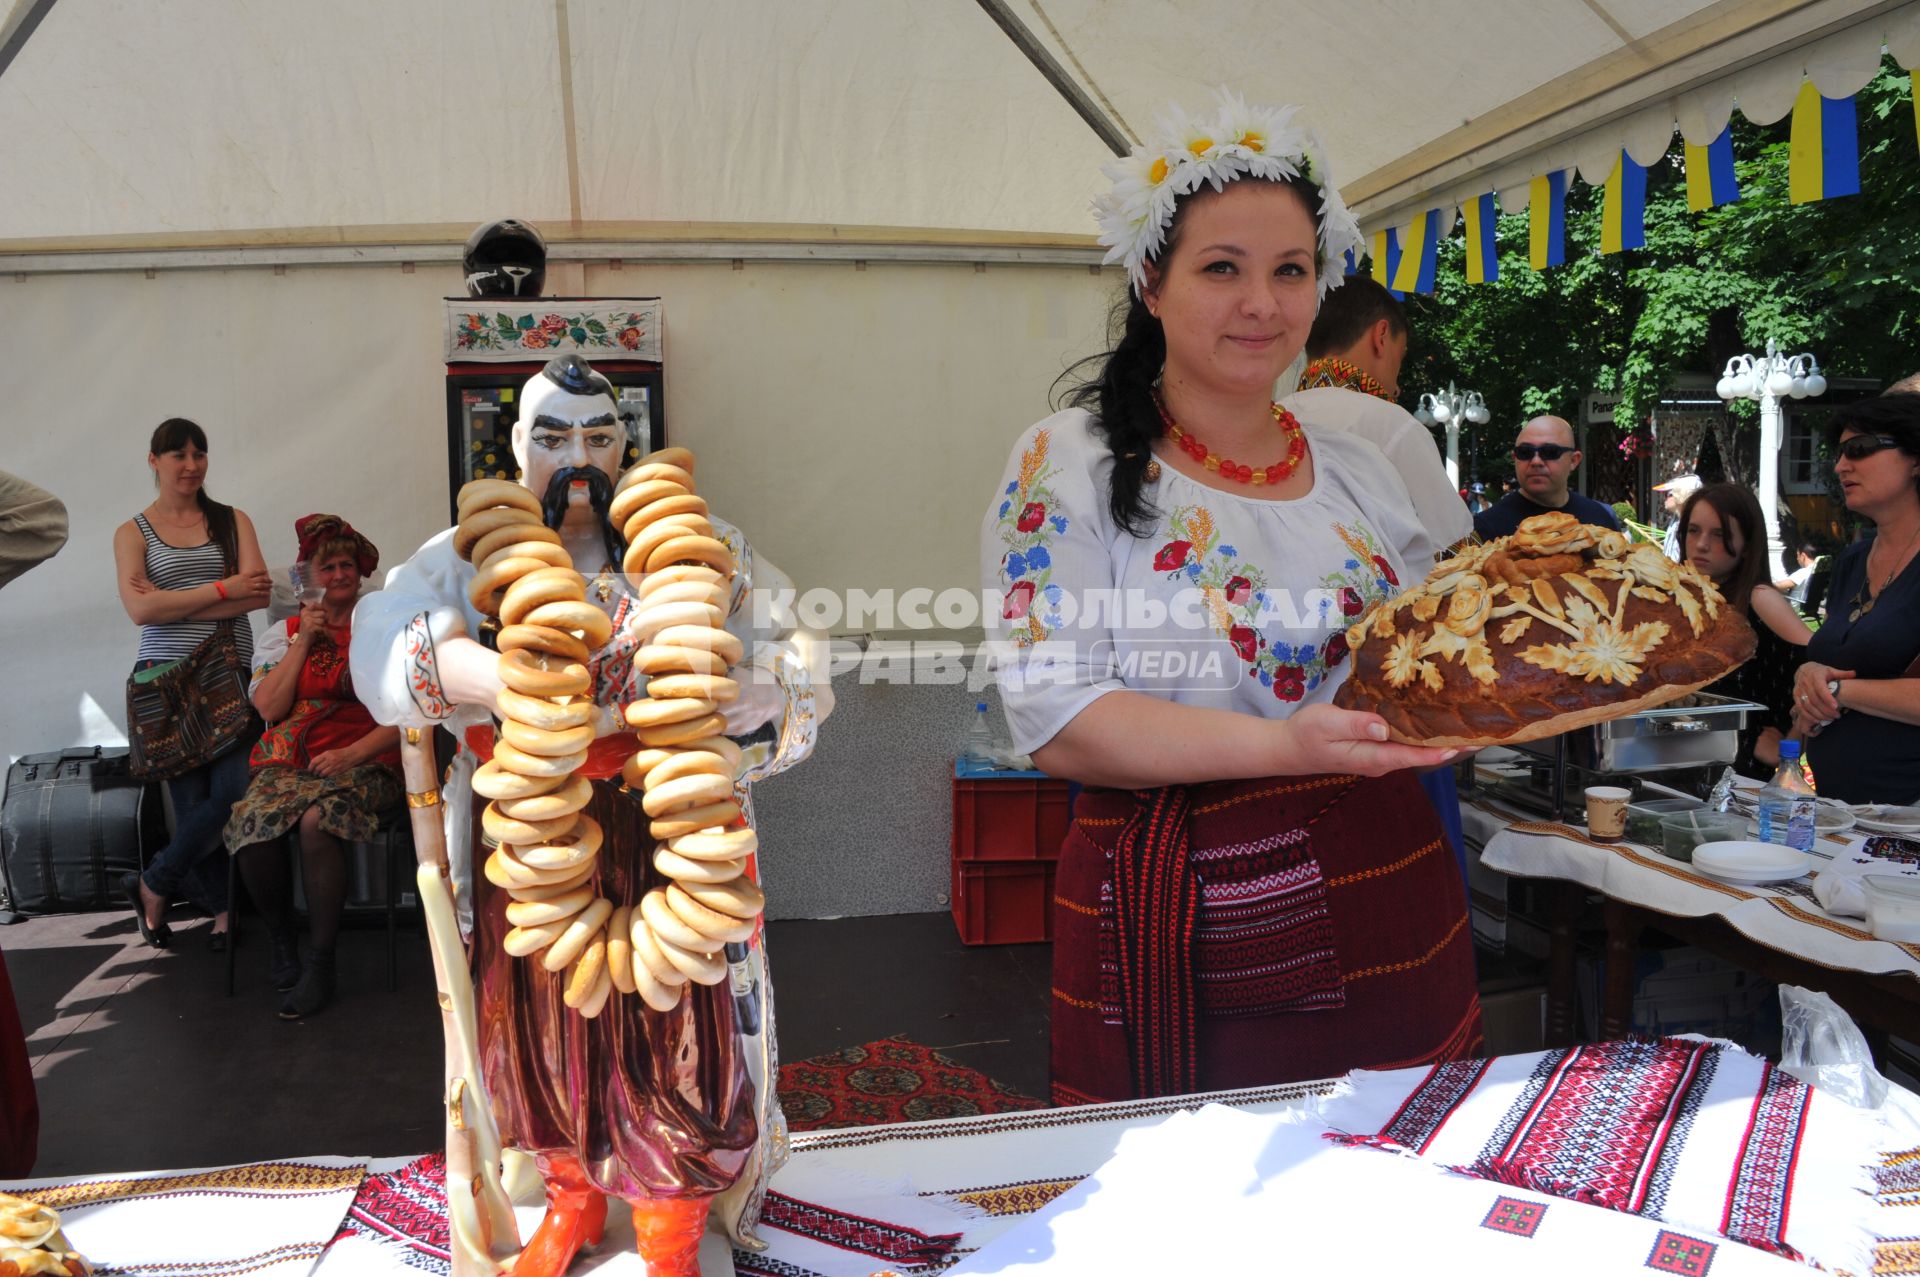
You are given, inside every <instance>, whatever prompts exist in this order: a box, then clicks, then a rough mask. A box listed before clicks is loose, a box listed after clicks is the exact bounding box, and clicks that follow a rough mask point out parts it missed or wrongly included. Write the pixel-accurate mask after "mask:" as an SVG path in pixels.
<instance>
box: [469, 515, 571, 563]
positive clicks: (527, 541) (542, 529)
mask: <svg viewBox="0 0 1920 1277" xmlns="http://www.w3.org/2000/svg"><path fill="white" fill-rule="evenodd" d="M528 545H544V546H546V547H547V548H548V550H549V551H552V552H554V553H557V554H559V555H562V556H565V561H564V562H560V563H555V564H554V565H553V566H555V567H557V568H569V567H572V566H573V556H572V555H569V554H567V552H566V550H564V549H563V548H561V545H560V534H559V533H558V532H555V531H554V530H553V529H552V528H550V527H548V526H547V525H546V524H544V523H510V524H508V525H507V526H506V527H504V528H495V529H494V530H493V531H492V532H489V533H487V535H485V536H483V537H481V538H480V539H479V540H478V541H475V542H474V543H473V555H472V561H473V563H474V566H476V567H478V566H481V565H483V564H485V563H486V562H487V560H489V559H491V558H492V557H493V556H494V555H496V554H498V553H500V552H501V551H502V550H506V549H510V548H514V547H519V546H528ZM522 553H523V554H524V556H525V557H526V558H530V559H538V558H546V557H549V556H547V555H542V554H536V553H534V552H532V551H523V552H522Z"/></svg>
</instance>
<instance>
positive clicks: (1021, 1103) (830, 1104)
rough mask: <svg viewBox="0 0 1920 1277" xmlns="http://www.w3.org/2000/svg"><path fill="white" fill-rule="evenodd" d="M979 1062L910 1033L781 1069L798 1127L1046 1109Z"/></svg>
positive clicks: (792, 1123)
mask: <svg viewBox="0 0 1920 1277" xmlns="http://www.w3.org/2000/svg"><path fill="white" fill-rule="evenodd" d="M1046 1106H1047V1104H1046V1101H1045V1100H1037V1099H1035V1098H1033V1097H1032V1096H1030V1095H1022V1094H1021V1093H1020V1092H1018V1091H1016V1090H1014V1089H1013V1088H1012V1087H1010V1086H1008V1085H1006V1084H1005V1083H1004V1082H996V1081H994V1080H993V1079H992V1078H990V1077H988V1076H987V1075H986V1074H984V1073H982V1072H980V1071H979V1070H977V1069H970V1068H968V1067H967V1066H966V1065H964V1064H956V1063H955V1062H954V1061H952V1060H949V1059H948V1058H947V1057H946V1056H944V1055H941V1054H939V1053H937V1052H935V1051H933V1050H932V1049H930V1048H928V1047H924V1046H921V1045H920V1044H919V1043H917V1042H909V1041H908V1040H907V1039H906V1037H905V1035H898V1036H895V1037H890V1038H883V1039H881V1040H880V1041H878V1042H869V1043H867V1044H866V1045H865V1046H850V1047H846V1048H844V1049H842V1050H839V1051H834V1052H832V1053H830V1054H827V1055H820V1056H815V1057H814V1058H813V1059H811V1060H799V1061H796V1062H795V1063H792V1064H787V1065H782V1066H781V1069H780V1109H781V1111H782V1112H784V1113H785V1114H786V1115H787V1125H788V1126H789V1127H790V1128H791V1129H793V1130H796V1131H824V1130H833V1129H836V1128H839V1127H846V1126H872V1125H875V1124H877V1123H880V1122H924V1121H928V1120H931V1119H934V1118H943V1117H970V1116H973V1115H975V1114H978V1113H1018V1112H1024V1111H1026V1110H1027V1109H1037V1108H1045V1107H1046Z"/></svg>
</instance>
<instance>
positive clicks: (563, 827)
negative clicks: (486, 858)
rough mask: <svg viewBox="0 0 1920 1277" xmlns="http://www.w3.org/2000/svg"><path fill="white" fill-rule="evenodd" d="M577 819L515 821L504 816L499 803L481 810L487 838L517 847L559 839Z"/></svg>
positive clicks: (482, 823)
mask: <svg viewBox="0 0 1920 1277" xmlns="http://www.w3.org/2000/svg"><path fill="white" fill-rule="evenodd" d="M577 819H579V818H578V817H576V816H574V815H572V814H568V815H565V816H560V817H557V818H555V819H553V820H542V821H532V820H515V819H514V818H513V817H511V816H508V815H505V814H503V813H502V812H501V811H500V807H499V804H498V803H488V804H487V805H486V806H485V807H482V808H481V809H480V827H481V828H482V829H484V830H485V831H486V834H487V837H489V838H491V839H493V840H494V841H495V842H497V843H499V842H504V843H510V844H512V845H513V846H515V847H519V846H522V845H525V844H529V843H535V842H545V841H547V840H548V839H549V838H558V837H560V836H561V835H562V834H565V833H567V832H569V831H570V830H571V829H572V828H573V825H574V821H575V820H577ZM529 868H531V866H529Z"/></svg>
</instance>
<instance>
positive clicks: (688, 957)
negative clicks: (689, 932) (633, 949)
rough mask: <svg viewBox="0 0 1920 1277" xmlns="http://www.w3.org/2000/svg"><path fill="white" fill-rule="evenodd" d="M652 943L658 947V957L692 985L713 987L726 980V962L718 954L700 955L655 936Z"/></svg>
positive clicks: (662, 937)
mask: <svg viewBox="0 0 1920 1277" xmlns="http://www.w3.org/2000/svg"><path fill="white" fill-rule="evenodd" d="M653 942H654V943H655V944H657V945H659V946H660V956H661V957H663V958H665V959H666V960H667V961H668V962H671V963H672V964H673V965H674V966H676V967H679V968H680V970H681V972H682V973H683V974H685V976H686V977H687V979H689V980H691V981H693V983H695V984H707V985H714V984H720V983H723V982H724V981H725V980H726V978H727V960H726V959H725V958H724V957H722V956H721V955H720V954H718V953H700V952H698V951H696V950H693V949H688V948H686V947H685V946H683V945H677V944H674V943H673V942H672V941H671V940H668V939H666V938H665V937H664V936H655V937H654V938H653Z"/></svg>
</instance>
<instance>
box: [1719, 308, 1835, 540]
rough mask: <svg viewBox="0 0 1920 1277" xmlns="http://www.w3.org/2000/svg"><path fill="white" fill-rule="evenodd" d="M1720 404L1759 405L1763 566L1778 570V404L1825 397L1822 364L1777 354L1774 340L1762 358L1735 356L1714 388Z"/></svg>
mask: <svg viewBox="0 0 1920 1277" xmlns="http://www.w3.org/2000/svg"><path fill="white" fill-rule="evenodd" d="M1714 391H1715V393H1717V394H1718V395H1719V396H1720V397H1721V398H1722V399H1755V400H1758V401H1759V403H1760V491H1759V493H1758V496H1759V497H1760V513H1761V516H1762V517H1763V518H1764V519H1765V520H1766V523H1767V563H1768V570H1769V571H1778V570H1779V568H1780V555H1781V552H1782V550H1783V549H1784V548H1785V547H1784V546H1783V544H1782V543H1781V540H1780V437H1781V416H1780V401H1781V400H1782V399H1805V398H1807V397H1808V396H1811V395H1823V394H1825V393H1826V392H1827V379H1826V378H1825V377H1824V376H1822V375H1821V373H1820V363H1819V361H1818V360H1816V359H1815V358H1814V357H1813V356H1812V355H1810V354H1801V355H1793V356H1787V355H1783V354H1781V353H1780V352H1779V351H1778V350H1777V349H1776V348H1775V346H1774V344H1773V342H1772V341H1768V342H1767V353H1766V354H1765V355H1763V356H1762V355H1735V356H1734V357H1733V358H1732V359H1729V360H1727V367H1726V370H1725V371H1723V372H1722V373H1721V374H1720V382H1719V384H1718V385H1716V386H1715V387H1714Z"/></svg>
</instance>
